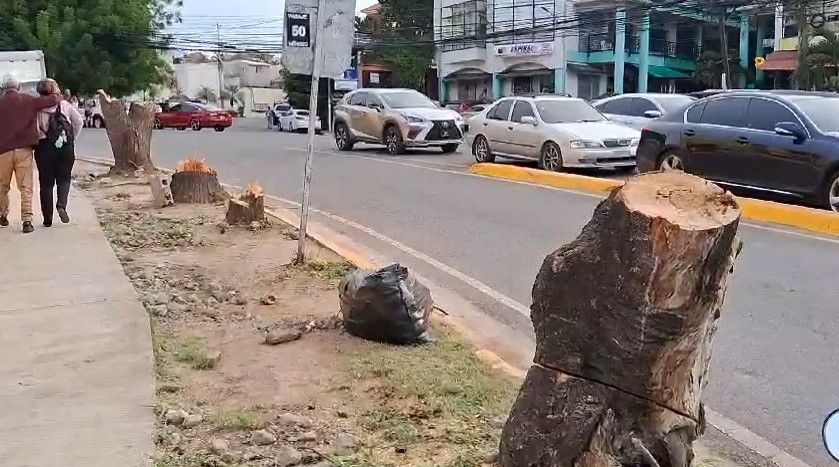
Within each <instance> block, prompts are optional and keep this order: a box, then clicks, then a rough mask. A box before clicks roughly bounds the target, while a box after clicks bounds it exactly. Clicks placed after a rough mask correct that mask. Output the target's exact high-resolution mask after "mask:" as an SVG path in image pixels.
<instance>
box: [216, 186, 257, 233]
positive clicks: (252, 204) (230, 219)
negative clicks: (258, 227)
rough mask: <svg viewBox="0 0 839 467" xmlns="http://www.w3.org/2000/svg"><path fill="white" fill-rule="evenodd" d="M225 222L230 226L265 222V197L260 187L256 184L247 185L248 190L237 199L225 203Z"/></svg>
mask: <svg viewBox="0 0 839 467" xmlns="http://www.w3.org/2000/svg"><path fill="white" fill-rule="evenodd" d="M225 220H226V221H227V223H228V224H230V225H246V224H250V223H252V222H262V221H264V220H265V197H264V196H263V193H262V187H260V186H259V185H258V184H256V183H251V184H250V185H248V190H247V191H246V192H245V194H243V195H242V196H240V197H239V199H233V198H231V199H229V200H228V201H227V214H226V215H225Z"/></svg>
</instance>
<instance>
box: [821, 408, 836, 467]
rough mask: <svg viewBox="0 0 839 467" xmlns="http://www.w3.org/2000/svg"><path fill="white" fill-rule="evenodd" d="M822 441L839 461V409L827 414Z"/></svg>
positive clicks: (831, 454) (829, 452)
mask: <svg viewBox="0 0 839 467" xmlns="http://www.w3.org/2000/svg"><path fill="white" fill-rule="evenodd" d="M822 441H824V447H825V449H827V453H828V454H830V457H832V458H833V460H835V461H837V462H839V410H835V411H833V413H831V414H830V415H828V416H827V418H825V420H824V424H823V425H822Z"/></svg>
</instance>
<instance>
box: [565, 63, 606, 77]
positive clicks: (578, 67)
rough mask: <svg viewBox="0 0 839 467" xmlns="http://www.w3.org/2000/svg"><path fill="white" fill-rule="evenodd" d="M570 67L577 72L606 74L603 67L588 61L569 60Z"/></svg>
mask: <svg viewBox="0 0 839 467" xmlns="http://www.w3.org/2000/svg"><path fill="white" fill-rule="evenodd" d="M568 69H569V70H574V71H575V72H577V73H583V74H589V75H602V74H604V71H603V70H602V69H600V68H597V67H594V66H592V65H589V64H588V63H578V62H568Z"/></svg>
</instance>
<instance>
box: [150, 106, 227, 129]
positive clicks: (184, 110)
mask: <svg viewBox="0 0 839 467" xmlns="http://www.w3.org/2000/svg"><path fill="white" fill-rule="evenodd" d="M231 126H233V115H232V114H231V113H230V112H228V111H226V110H221V109H215V108H213V107H209V106H207V105H204V104H198V103H195V102H181V103H178V104H174V105H172V106H170V107H169V108H167V109H165V110H161V112H158V114H157V115H156V116H155V118H154V127H155V128H157V129H161V128H177V129H178V130H186V129H187V128H192V129H193V131H199V130H200V129H202V128H213V129H215V130H216V131H224V130H225V129H226V128H230V127H231Z"/></svg>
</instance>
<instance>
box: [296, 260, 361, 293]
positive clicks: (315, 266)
mask: <svg viewBox="0 0 839 467" xmlns="http://www.w3.org/2000/svg"><path fill="white" fill-rule="evenodd" d="M300 267H301V268H302V269H303V270H304V271H306V272H308V273H310V274H312V275H314V276H316V277H318V278H320V279H323V280H325V281H327V282H329V283H330V284H334V285H336V286H337V285H338V283H339V282H341V279H343V278H344V277H346V275H347V274H349V272H350V271H352V270H353V269H355V266H353V265H352V264H350V263H348V262H346V261H340V262H335V261H325V260H322V259H313V260H310V261H306V262H305V263H303V264H302V265H301V266H300Z"/></svg>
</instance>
